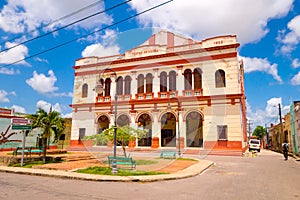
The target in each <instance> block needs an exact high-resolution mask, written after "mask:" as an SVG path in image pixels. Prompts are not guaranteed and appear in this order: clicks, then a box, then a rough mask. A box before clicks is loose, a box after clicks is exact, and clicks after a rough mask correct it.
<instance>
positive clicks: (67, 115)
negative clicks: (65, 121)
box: [62, 113, 72, 118]
mask: <svg viewBox="0 0 300 200" xmlns="http://www.w3.org/2000/svg"><path fill="white" fill-rule="evenodd" d="M62 118H72V113H67V114H63V115H62Z"/></svg>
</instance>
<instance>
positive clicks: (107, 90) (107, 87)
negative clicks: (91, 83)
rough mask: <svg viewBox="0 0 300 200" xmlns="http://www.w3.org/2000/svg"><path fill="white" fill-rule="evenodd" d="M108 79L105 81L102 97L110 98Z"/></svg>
mask: <svg viewBox="0 0 300 200" xmlns="http://www.w3.org/2000/svg"><path fill="white" fill-rule="evenodd" d="M110 82H111V80H110V78H107V79H105V88H104V95H105V96H110Z"/></svg>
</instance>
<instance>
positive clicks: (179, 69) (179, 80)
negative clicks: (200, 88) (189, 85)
mask: <svg viewBox="0 0 300 200" xmlns="http://www.w3.org/2000/svg"><path fill="white" fill-rule="evenodd" d="M176 80H177V83H176V84H177V91H178V96H183V95H182V90H184V76H183V75H182V66H177V79H176Z"/></svg>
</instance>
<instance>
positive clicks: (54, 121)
mask: <svg viewBox="0 0 300 200" xmlns="http://www.w3.org/2000/svg"><path fill="white" fill-rule="evenodd" d="M26 117H27V118H29V119H31V120H32V124H31V126H32V128H33V129H34V128H38V127H39V128H41V129H42V141H43V162H44V163H46V154H47V139H48V138H50V137H51V135H53V134H54V140H57V139H58V136H59V135H60V134H61V133H62V132H63V130H64V129H65V124H64V120H63V118H61V117H60V113H59V112H57V111H52V107H51V108H50V111H49V112H48V113H47V112H46V111H45V110H43V109H42V108H39V109H38V110H37V111H36V113H35V114H30V115H27V116H26Z"/></svg>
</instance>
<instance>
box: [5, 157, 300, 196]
mask: <svg viewBox="0 0 300 200" xmlns="http://www.w3.org/2000/svg"><path fill="white" fill-rule="evenodd" d="M205 159H208V160H212V161H214V162H215V163H216V165H215V166H213V167H211V168H210V169H208V170H207V171H205V172H204V173H202V174H200V175H198V176H196V177H192V178H187V179H180V180H172V181H162V182H152V183H132V182H129V183H120V182H118V183H116V182H93V181H80V180H70V179H59V178H51V177H39V176H28V175H18V174H8V173H0V196H1V199H5V200H11V199H14V200H15V199H17V200H18V199H22V200H27V199H30V200H35V199H38V200H42V199H56V200H60V199H64V200H67V199H72V200H75V199H112V200H113V199H156V200H163V199H189V200H190V199H205V200H206V199H218V200H219V199H222V200H223V199H224V200H226V199H243V200H244V199H251V200H253V199H289V200H290V199H300V161H296V160H295V159H292V158H290V159H289V160H288V161H285V160H284V159H283V156H282V155H281V154H277V153H274V152H271V151H262V152H261V153H260V155H258V157H243V158H242V157H230V156H226V157H221V156H208V157H206V158H205Z"/></svg>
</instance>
